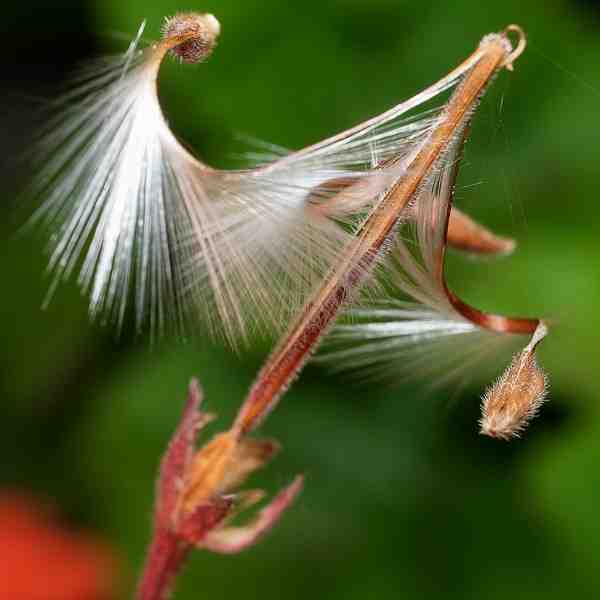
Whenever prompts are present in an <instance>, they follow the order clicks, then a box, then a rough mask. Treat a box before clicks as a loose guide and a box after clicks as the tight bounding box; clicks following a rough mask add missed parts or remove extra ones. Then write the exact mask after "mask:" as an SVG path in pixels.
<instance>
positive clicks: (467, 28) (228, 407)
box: [0, 0, 600, 600]
mask: <svg viewBox="0 0 600 600" xmlns="http://www.w3.org/2000/svg"><path fill="white" fill-rule="evenodd" d="M65 7H66V4H65ZM190 8H193V9H198V10H201V11H209V12H213V13H215V14H216V15H217V16H218V18H219V19H220V21H221V24H222V30H223V33H222V37H221V40H220V46H219V48H218V49H217V51H216V53H215V55H214V57H213V58H212V59H211V60H210V61H209V62H208V63H207V64H205V65H199V66H195V67H183V66H180V65H176V64H174V63H173V64H169V65H167V67H166V68H165V69H164V70H163V72H162V76H161V99H162V102H163V105H164V108H165V111H166V113H167V115H168V117H169V119H170V121H171V123H172V125H173V127H174V129H175V130H176V131H177V132H178V133H179V135H180V136H181V137H182V138H183V139H185V140H186V141H187V142H188V143H189V144H190V145H192V146H193V147H194V148H195V149H196V150H197V151H198V152H199V153H200V154H201V155H202V156H203V157H204V158H205V159H206V160H207V161H208V162H210V163H211V164H215V165H219V166H226V167H227V166H236V163H235V160H234V159H233V158H232V156H233V155H234V154H235V153H236V152H237V151H239V147H238V144H239V142H237V141H236V134H238V133H240V132H241V133H244V134H249V135H252V136H255V137H257V138H260V139H264V140H268V141H271V142H274V143H277V144H280V145H282V146H286V147H290V148H298V147H301V146H304V145H306V144H309V143H311V142H313V141H315V140H318V139H320V138H322V137H325V136H328V135H330V134H333V133H335V132H337V131H338V130H340V129H343V128H346V127H348V126H350V125H352V124H354V123H355V122H357V121H359V120H362V119H364V118H366V117H368V116H371V115H373V114H376V113H378V112H380V111H382V110H384V109H385V108H388V107H390V106H391V105H393V104H395V103H397V102H399V101H400V100H402V99H404V98H406V97H408V96H411V95H413V94H414V93H415V92H417V91H418V90H419V89H421V88H422V87H424V86H425V85H427V84H428V83H430V82H432V81H434V80H436V79H437V78H438V77H440V76H441V75H443V74H444V73H446V72H447V71H448V69H449V68H451V67H452V66H454V65H455V64H457V63H458V61H460V60H461V59H462V58H463V57H464V56H466V55H467V54H468V53H469V52H470V51H471V50H472V49H473V47H474V46H475V44H477V42H478V40H479V39H480V38H481V36H482V35H483V34H485V33H487V32H490V31H497V30H499V29H501V28H502V27H504V26H505V25H507V24H508V23H511V22H516V23H519V24H520V25H522V26H523V28H524V29H525V30H526V31H527V32H528V35H529V39H530V46H529V48H528V50H527V52H526V53H525V55H524V56H523V57H522V58H520V59H519V61H518V63H517V64H516V69H515V72H514V73H512V74H511V73H506V72H505V73H502V74H500V76H499V77H498V79H497V81H496V82H495V83H494V86H493V88H492V89H491V91H490V92H489V94H488V95H487V96H486V98H485V100H484V102H483V105H482V107H481V109H480V111H479V113H478V114H477V116H476V119H475V124H474V131H473V135H472V139H471V141H470V143H469V146H468V150H467V154H466V158H465V162H464V165H463V170H462V175H461V187H460V189H459V194H458V201H459V204H460V206H462V207H464V208H465V209H466V210H467V211H469V212H471V214H473V215H475V216H476V217H478V218H479V219H481V220H482V221H483V222H485V223H488V224H490V225H491V226H492V227H493V228H494V229H496V230H497V231H500V232H505V233H507V234H511V235H514V236H515V237H516V238H517V239H518V241H519V248H518V251H517V252H516V253H515V255H514V256H512V257H510V258H508V259H506V260H503V261H494V262H489V261H486V262H482V263H476V262H472V261H465V260H464V258H462V257H453V258H452V259H451V264H450V267H451V271H450V273H451V281H452V283H453V285H454V286H455V287H456V288H457V289H458V290H459V291H460V292H461V293H462V294H463V295H464V296H465V297H466V298H467V299H468V300H469V301H471V302H473V303H475V304H476V305H479V306H481V307H484V308H488V309H493V310H497V311H505V312H511V313H526V314H533V315H538V314H542V315H547V316H549V317H551V318H553V319H555V320H556V327H555V329H554V330H553V332H552V335H551V336H550V337H549V338H548V340H547V341H546V342H544V344H543V347H542V348H541V351H540V358H541V361H542V363H543V365H544V367H545V368H546V369H547V371H548V372H549V374H550V377H551V384H552V389H551V402H550V403H549V404H548V405H547V406H546V407H545V408H544V410H543V414H542V416H541V417H540V418H539V419H538V420H536V421H535V422H534V424H533V426H532V427H531V429H530V430H529V432H528V433H527V435H526V438H525V439H524V440H521V441H516V442H513V443H511V444H504V443H499V442H494V441H491V440H486V439H481V438H480V437H479V436H478V435H477V427H476V421H477V417H478V393H479V389H480V388H478V387H473V388H472V389H469V390H467V391H465V392H464V393H462V394H461V395H460V397H455V395H454V394H453V393H452V392H451V391H450V392H448V393H440V394H439V395H438V396H437V397H434V398H431V397H423V395H422V394H420V393H419V391H418V390H416V389H414V388H412V387H400V388H398V389H394V390H390V389H388V388H384V387H380V386H375V387H374V388H373V387H371V386H370V387H367V386H361V385H358V384H355V383H350V384H349V383H348V381H347V380H343V379H339V378H336V377H331V376H328V375H327V374H326V373H323V372H322V371H320V370H318V369H316V368H309V369H308V370H307V372H306V373H305V375H304V376H303V377H301V378H300V380H299V381H298V382H297V383H295V384H294V386H293V388H292V389H291V390H290V392H289V393H288V394H287V396H286V397H285V399H284V400H283V402H282V404H281V406H280V407H279V408H278V409H277V411H276V412H275V413H274V414H273V416H272V418H270V419H269V421H268V422H267V423H266V425H265V427H264V428H263V429H264V432H265V433H266V434H268V435H272V436H274V437H276V438H277V439H279V440H280V441H281V442H282V443H283V447H284V449H283V452H282V454H281V455H280V456H279V457H278V458H277V459H276V461H275V462H274V463H273V464H272V465H271V466H270V467H269V468H268V469H267V470H266V471H265V472H264V473H261V474H260V475H259V476H258V477H256V481H254V480H253V482H252V484H253V485H254V484H255V483H257V485H258V484H263V483H264V485H265V486H266V487H267V488H268V489H270V490H275V489H276V488H278V487H280V486H281V485H283V484H284V483H285V482H287V481H289V480H290V479H291V477H292V476H293V474H295V473H297V472H305V473H306V474H307V484H306V490H305V492H304V493H303V495H302V496H301V499H300V501H299V502H298V503H297V504H296V505H295V507H294V508H293V509H292V510H291V511H290V512H289V513H288V514H287V515H286V517H285V518H284V520H283V522H282V523H281V524H280V526H279V527H277V529H276V530H275V531H274V532H273V533H272V534H271V535H270V537H269V538H268V539H266V540H265V541H264V542H263V543H261V544H260V545H259V546H258V547H256V548H255V549H253V550H251V551H249V552H247V553H245V554H243V555H240V556H236V557H219V556H211V555H209V554H207V553H197V554H195V555H194V557H193V559H192V560H191V564H190V566H189V568H188V570H187V571H186V573H185V575H184V577H183V578H182V580H181V582H180V586H179V591H178V593H177V595H176V598H177V599H178V600H185V599H187V598H189V599H192V598H199V597H204V598H232V597H234V596H235V595H238V594H239V595H243V597H244V598H245V599H246V600H251V599H253V598H261V599H262V600H264V599H266V598H273V599H275V598H287V599H290V600H292V599H294V598H307V597H311V596H313V597H314V596H316V597H319V598H325V597H327V598H344V599H345V600H349V599H350V600H351V599H352V598H357V599H358V598H361V599H364V598H378V599H383V598H393V597H403V598H412V597H414V598H420V599H425V598H434V597H438V595H439V594H444V596H445V597H448V598H457V599H458V598H460V599H461V600H464V599H471V598H472V599H475V598H478V599H479V598H486V599H490V600H491V599H494V598H506V597H510V596H509V595H511V596H512V597H522V598H524V597H526V598H530V599H533V598H540V599H541V598H544V599H545V600H548V599H550V598H565V597H568V596H570V595H573V596H577V595H581V596H590V595H594V594H595V593H598V592H600V574H599V571H598V568H597V557H598V556H599V554H600V513H599V512H598V510H597V507H598V506H599V505H600V469H599V468H598V463H600V412H599V407H600V402H599V401H600V392H599V387H598V386H599V384H598V378H599V373H598V368H599V351H598V342H597V337H598V333H599V331H600V317H599V315H600V311H599V310H598V306H599V305H600V268H599V267H600V265H599V261H598V232H599V228H598V220H599V218H600V204H599V203H598V200H597V196H598V194H597V186H598V156H599V152H598V148H599V142H598V133H599V131H600V116H599V115H598V105H599V97H600V60H599V59H598V57H599V56H600V35H599V33H600V9H599V8H598V6H597V5H594V4H593V3H591V2H583V1H580V2H576V1H573V0H571V1H567V0H563V1H558V0H554V1H547V2H536V1H535V0H519V1H516V0H505V1H504V2H497V3H480V2H475V1H469V0H457V1H456V2H421V3H414V2H410V3H409V2H402V1H400V0H320V1H319V2H316V1H314V0H306V1H304V2H291V1H290V2H276V1H274V0H261V1H260V2H259V1H257V0H247V1H246V2H243V3H242V2H239V1H238V2H235V1H233V0H212V1H209V0H207V1H206V2H202V3H200V2H197V3H196V4H194V3H192V4H191V5H190V3H189V2H188V3H187V4H185V5H180V4H178V3H177V2H176V1H174V0H144V1H142V0H126V1H123V0H119V1H116V0H105V1H103V2H92V1H91V0H88V1H87V2H86V3H85V11H86V12H85V22H86V26H87V27H88V28H89V29H90V30H91V31H93V32H96V33H97V35H98V39H99V44H100V45H102V46H103V47H105V48H108V49H111V50H113V51H120V50H121V49H122V48H124V46H125V42H124V41H123V40H121V39H120V38H119V36H114V35H112V34H113V32H115V31H117V32H123V33H125V34H127V36H130V35H132V34H133V33H134V32H135V31H136V30H137V27H138V25H139V23H140V21H141V20H142V19H143V18H147V19H148V28H147V30H146V35H147V36H148V37H149V38H150V39H152V38H154V37H157V36H158V35H159V29H160V25H161V22H162V18H163V17H164V16H165V15H170V14H173V13H174V12H176V11H177V10H180V9H190ZM69 10H70V9H69V8H68V7H66V8H65V9H64V18H60V19H57V20H56V22H57V23H59V25H57V27H59V28H60V30H61V31H63V32H67V33H68V32H69V31H70V30H69V15H70V12H69ZM15 14H17V13H15ZM73 27H75V25H74V24H73ZM56 31H58V29H57V30H56ZM77 33H79V32H77ZM63 35H64V34H63ZM71 50H72V52H73V53H76V52H77V47H76V46H74V47H73V48H72V49H71ZM74 58H77V57H74ZM0 232H1V236H2V237H1V241H0V243H1V251H0V269H1V272H2V273H3V276H4V283H3V286H2V289H3V293H2V294H1V295H0V327H1V330H2V345H1V347H0V369H1V370H0V393H1V395H2V405H1V408H0V415H1V417H2V421H1V422H2V424H3V427H2V436H1V438H0V449H1V453H0V465H1V470H0V480H1V482H2V483H3V484H4V485H14V486H20V487H26V488H30V489H33V490H34V491H37V492H38V493H40V494H43V495H46V496H49V497H52V498H55V499H57V501H58V503H59V505H60V506H61V507H62V509H63V511H64V512H65V513H66V514H68V515H70V516H71V518H72V520H73V522H74V523H78V524H81V525H85V526H87V527H88V528H91V529H94V530H96V531H97V532H98V533H99V535H102V536H104V537H105V538H106V539H108V541H110V542H112V544H113V545H114V546H115V548H116V549H117V551H118V552H119V553H120V555H121V556H122V559H123V564H124V569H123V571H124V579H125V581H124V594H123V597H124V598H125V597H127V594H128V593H129V590H130V589H131V586H132V585H133V584H134V581H135V576H136V574H137V572H138V571H139V569H140V566H141V562H142V560H143V556H144V549H145V544H146V543H147V541H148V536H149V523H150V514H151V505H152V500H153V499H152V493H153V482H154V477H155V472H156V467H157V462H158V460H159V457H160V454H161V452H162V451H163V449H164V446H165V443H166V442H167V440H168V438H169V436H170V434H171V432H172V430H173V428H174V427H175V425H176V423H177V420H178V417H179V413H180V410H181V407H182V403H183V400H184V395H185V390H186V386H187V382H188V380H189V378H190V377H191V376H192V375H196V376H198V377H199V378H200V380H201V382H202V384H203V386H204V389H205V392H206V398H207V401H206V402H207V407H208V408H209V410H210V411H212V412H218V413H219V416H220V419H219V421H218V423H217V425H220V426H225V425H226V424H227V423H228V419H230V418H231V416H232V415H233V414H234V411H235V408H236V407H237V406H238V405H239V403H240V402H241V400H242V398H243V396H244V393H245V391H246V389H247V388H248V386H249V385H250V383H251V381H252V378H253V376H254V374H255V372H256V371H257V369H258V368H259V366H260V363H261V360H262V359H263V358H264V354H265V352H264V351H263V350H259V349H255V350H254V351H251V352H243V353H242V354H241V356H236V355H233V354H231V353H230V352H228V351H227V350H225V349H223V348H219V347H217V346H214V345H212V344H211V343H210V342H209V341H208V340H207V339H203V338H202V336H197V337H194V338H191V339H189V340H187V341H184V342H182V341H176V340H168V339H167V340H162V341H160V342H158V343H156V344H154V345H153V346H151V345H150V344H149V342H148V341H147V340H145V339H136V338H135V337H133V336H130V335H128V334H127V332H125V333H124V334H123V336H122V337H121V338H119V339H115V336H114V332H112V331H110V329H108V328H103V327H100V326H97V325H91V324H89V323H88V319H87V315H86V310H87V307H86V300H85V298H82V297H81V296H80V294H79V292H78V290H77V289H76V287H75V285H74V284H72V283H70V284H67V285H64V286H62V287H61V288H60V290H59V292H58V294H57V295H56V298H55V300H54V301H53V302H52V303H51V305H50V307H49V309H48V310H47V311H45V312H42V311H40V309H39V306H40V304H41V303H42V300H43V298H44V295H45V290H46V289H47V287H48V280H47V279H46V278H45V276H44V266H45V260H46V259H45V257H44V255H43V239H41V237H40V236H37V237H36V236H31V235H27V236H18V237H16V238H15V237H14V228H13V225H12V222H10V221H9V220H8V219H4V220H3V223H2V224H1V225H0ZM498 368H499V369H500V370H501V368H502V366H501V365H499V366H498Z"/></svg>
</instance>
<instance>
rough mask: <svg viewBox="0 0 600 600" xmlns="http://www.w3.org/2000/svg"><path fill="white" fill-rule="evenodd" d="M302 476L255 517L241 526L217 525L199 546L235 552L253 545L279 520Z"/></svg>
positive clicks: (294, 494) (297, 492)
mask: <svg viewBox="0 0 600 600" xmlns="http://www.w3.org/2000/svg"><path fill="white" fill-rule="evenodd" d="M303 484H304V478H303V477H302V476H298V477H296V478H295V479H294V481H293V482H292V483H291V484H290V485H289V486H288V487H286V488H284V489H283V490H282V491H281V492H279V494H277V496H276V497H275V498H274V499H273V500H272V501H271V502H270V504H268V505H267V506H266V507H265V508H263V509H262V510H261V511H260V513H259V514H258V516H257V517H256V519H254V520H253V521H252V522H250V523H249V524H247V525H244V526H241V527H218V528H215V529H213V530H211V531H210V532H209V533H208V534H207V535H206V536H205V537H204V539H203V540H202V543H201V546H202V547H204V548H206V549H208V550H211V551H213V552H217V553H219V554H235V553H237V552H241V551H242V550H245V549H246V548H248V547H250V546H253V545H254V544H255V543H256V542H257V541H258V540H259V538H261V537H262V536H263V535H265V534H266V533H267V532H268V531H269V530H270V529H271V528H272V527H273V526H274V525H275V524H276V523H277V521H278V520H279V518H280V517H281V515H282V514H283V513H284V511H285V510H286V509H287V508H288V507H289V506H290V504H291V503H292V502H293V501H294V499H295V498H296V497H297V496H298V494H299V493H300V491H301V490H302V486H303Z"/></svg>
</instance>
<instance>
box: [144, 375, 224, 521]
mask: <svg viewBox="0 0 600 600" xmlns="http://www.w3.org/2000/svg"><path fill="white" fill-rule="evenodd" d="M202 398H203V394H202V389H201V388H200V384H199V383H198V381H197V380H196V379H192V381H191V382H190V385H189V389H188V399H187V402H186V405H185V408H184V411H183V416H182V418H181V422H180V424H179V427H178V428H177V431H176V432H175V434H174V436H173V438H172V439H171V442H170V443H169V446H168V448H167V451H166V452H165V454H164V456H163V459H162V461H161V465H160V473H159V478H158V483H157V493H156V496H157V498H156V521H157V523H161V524H163V525H166V524H167V523H168V521H169V519H170V518H171V517H172V515H173V514H174V512H175V510H176V508H177V505H178V503H179V496H180V492H181V489H182V487H183V483H184V477H185V473H186V471H187V469H188V468H189V465H190V463H191V461H192V458H193V454H194V443H195V440H196V436H197V434H198V432H199V431H200V430H201V429H202V428H203V427H204V426H205V425H206V424H207V423H209V422H210V421H211V420H212V419H213V418H214V416H213V415H210V414H207V413H203V412H201V411H200V405H201V403H202Z"/></svg>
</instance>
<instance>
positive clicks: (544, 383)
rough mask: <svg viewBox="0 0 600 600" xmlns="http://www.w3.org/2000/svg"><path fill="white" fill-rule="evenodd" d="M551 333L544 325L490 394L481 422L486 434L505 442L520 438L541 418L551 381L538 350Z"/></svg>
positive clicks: (484, 398) (482, 430) (488, 392)
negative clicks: (532, 420) (533, 421)
mask: <svg viewBox="0 0 600 600" xmlns="http://www.w3.org/2000/svg"><path fill="white" fill-rule="evenodd" d="M547 333H548V330H547V328H546V326H545V324H544V323H542V322H540V324H539V326H538V328H537V329H536V331H535V333H534V334H533V337H532V338H531V341H530V342H529V344H528V345H527V346H526V347H525V349H524V350H523V351H522V352H520V353H519V354H517V355H516V356H515V357H514V358H513V360H512V362H511V364H510V365H509V367H508V368H507V369H506V371H504V373H503V374H502V375H501V376H500V378H499V379H498V380H497V381H496V383H494V384H493V385H492V386H491V387H490V388H489V389H488V390H487V391H486V393H485V395H484V397H483V402H482V416H481V420H480V426H481V433H482V434H483V435H488V436H490V437H494V438H499V439H503V440H509V439H511V438H513V437H519V435H520V434H521V433H522V432H523V431H524V430H525V428H526V427H527V425H528V424H529V422H530V421H531V419H533V418H534V417H535V416H536V415H537V413H538V411H539V409H540V407H541V405H542V404H543V403H544V401H545V400H546V393H547V390H548V380H547V378H546V374H545V373H544V372H543V370H542V369H541V368H540V367H539V365H538V364H537V360H536V357H535V349H536V347H537V345H538V344H539V343H540V341H541V340H542V339H543V338H544V337H545V336H546V334H547Z"/></svg>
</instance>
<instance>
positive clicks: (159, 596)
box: [136, 529, 190, 600]
mask: <svg viewBox="0 0 600 600" xmlns="http://www.w3.org/2000/svg"><path fill="white" fill-rule="evenodd" d="M189 551H190V546H189V544H187V543H186V542H184V541H181V539H178V538H177V537H176V535H175V534H174V533H172V532H171V531H167V530H164V529H160V530H157V531H156V532H155V534H154V539H153V540H152V543H151V545H150V548H149V549H148V556H147V559H146V564H145V565H144V572H143V575H142V579H141V580H140V584H139V587H138V590H137V594H136V599H137V600H167V599H168V598H169V597H170V595H171V591H172V589H173V584H174V582H175V578H176V576H177V575H178V573H179V572H180V571H181V569H182V567H183V564H184V562H185V559H186V557H187V555H188V553H189Z"/></svg>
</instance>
